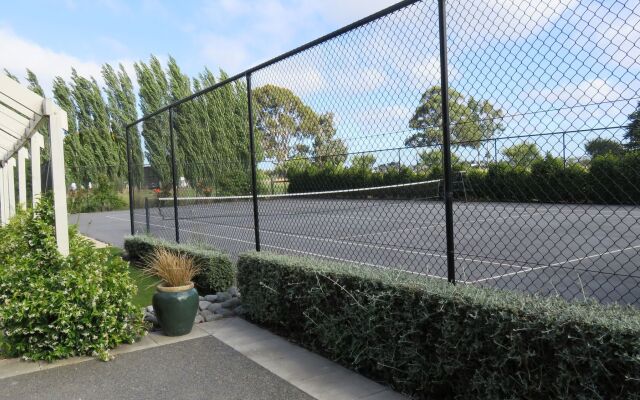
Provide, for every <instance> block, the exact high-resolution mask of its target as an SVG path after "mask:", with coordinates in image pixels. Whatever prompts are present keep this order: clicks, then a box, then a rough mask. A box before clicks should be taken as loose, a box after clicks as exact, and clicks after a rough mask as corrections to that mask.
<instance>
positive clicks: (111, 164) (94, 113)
mask: <svg viewBox="0 0 640 400" xmlns="http://www.w3.org/2000/svg"><path fill="white" fill-rule="evenodd" d="M71 81H72V83H71V95H72V97H73V102H74V104H75V106H76V110H77V117H78V131H79V134H80V138H79V140H80V144H81V148H80V152H81V155H80V157H79V159H80V160H83V161H84V162H83V163H82V164H81V166H82V168H83V169H84V170H83V171H82V173H81V175H80V176H79V178H80V179H81V181H82V182H95V181H96V180H97V178H98V177H99V176H100V175H104V174H106V175H107V176H108V177H109V178H110V179H112V180H114V181H115V180H118V181H119V180H120V178H121V176H120V173H121V169H120V160H119V156H118V154H119V151H118V146H117V142H116V138H115V137H114V136H113V135H112V133H111V130H110V121H109V113H108V111H107V105H106V103H105V101H104V99H103V98H102V93H101V92H100V88H99V86H98V83H97V82H96V80H95V79H94V78H90V79H87V78H84V77H82V76H80V75H78V73H77V72H76V71H75V70H73V71H72V74H71Z"/></svg>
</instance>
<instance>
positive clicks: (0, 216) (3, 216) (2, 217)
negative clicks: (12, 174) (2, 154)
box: [0, 164, 9, 225]
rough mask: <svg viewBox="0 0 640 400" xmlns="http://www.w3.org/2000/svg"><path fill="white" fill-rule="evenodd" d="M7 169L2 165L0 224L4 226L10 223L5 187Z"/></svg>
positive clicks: (0, 175) (0, 166)
mask: <svg viewBox="0 0 640 400" xmlns="http://www.w3.org/2000/svg"><path fill="white" fill-rule="evenodd" d="M6 171H7V169H6V168H5V167H4V166H3V165H2V164H0V224H1V225H4V224H6V223H7V222H8V221H9V210H8V207H7V205H8V201H7V198H6V194H7V187H6V185H5V175H6Z"/></svg>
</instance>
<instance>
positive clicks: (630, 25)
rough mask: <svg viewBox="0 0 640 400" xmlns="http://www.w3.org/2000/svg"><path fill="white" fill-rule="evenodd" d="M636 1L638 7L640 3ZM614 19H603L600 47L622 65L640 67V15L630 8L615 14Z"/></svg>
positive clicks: (600, 25)
mask: <svg viewBox="0 0 640 400" xmlns="http://www.w3.org/2000/svg"><path fill="white" fill-rule="evenodd" d="M633 3H636V4H635V6H636V9H637V7H640V4H638V3H637V2H633ZM615 17H616V18H615V19H614V20H613V21H603V23H601V24H598V27H597V30H598V32H599V33H600V34H601V35H602V37H601V39H600V40H599V41H598V47H600V48H602V49H604V51H605V53H606V54H607V56H609V57H610V58H611V60H613V61H614V62H616V63H617V64H619V65H620V66H622V67H624V68H628V69H636V70H637V69H638V67H639V64H640V28H639V27H640V15H638V14H635V13H633V10H629V9H628V8H627V9H625V10H623V11H621V12H620V13H618V14H616V15H615Z"/></svg>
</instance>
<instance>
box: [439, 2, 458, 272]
mask: <svg viewBox="0 0 640 400" xmlns="http://www.w3.org/2000/svg"><path fill="white" fill-rule="evenodd" d="M438 27H439V32H440V35H439V36H440V80H441V85H440V89H441V92H442V95H441V97H442V136H443V138H442V139H443V140H442V151H443V164H444V205H445V219H446V220H445V222H446V234H447V278H448V280H449V282H450V283H453V284H455V283H456V272H455V258H454V254H455V253H454V243H453V240H454V239H453V190H452V185H451V184H452V182H451V119H450V116H449V71H448V68H449V67H448V61H447V16H446V6H445V0H438Z"/></svg>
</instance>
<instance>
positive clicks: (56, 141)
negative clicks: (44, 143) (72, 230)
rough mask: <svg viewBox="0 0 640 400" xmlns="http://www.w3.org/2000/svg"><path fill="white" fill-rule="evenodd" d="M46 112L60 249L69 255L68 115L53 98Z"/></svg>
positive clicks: (47, 105)
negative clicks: (65, 174) (65, 147)
mask: <svg viewBox="0 0 640 400" xmlns="http://www.w3.org/2000/svg"><path fill="white" fill-rule="evenodd" d="M45 113H46V114H48V115H49V139H50V149H51V177H52V181H53V210H54V214H55V217H56V241H57V243H58V250H59V251H60V253H61V254H62V255H64V256H67V255H69V221H67V184H66V183H65V179H64V172H65V171H64V170H65V166H64V133H65V131H66V130H67V129H69V128H68V126H67V115H66V113H65V112H64V111H62V110H61V109H60V108H59V107H57V106H55V104H54V103H53V101H52V100H50V99H47V100H45Z"/></svg>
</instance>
